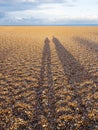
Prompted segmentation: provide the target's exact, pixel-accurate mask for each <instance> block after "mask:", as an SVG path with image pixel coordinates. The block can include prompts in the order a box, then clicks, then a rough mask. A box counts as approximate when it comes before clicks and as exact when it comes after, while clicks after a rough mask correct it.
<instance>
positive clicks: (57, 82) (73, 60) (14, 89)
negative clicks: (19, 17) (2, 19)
mask: <svg viewBox="0 0 98 130" xmlns="http://www.w3.org/2000/svg"><path fill="white" fill-rule="evenodd" d="M97 101H98V27H14V26H12V27H0V130H98V102H97Z"/></svg>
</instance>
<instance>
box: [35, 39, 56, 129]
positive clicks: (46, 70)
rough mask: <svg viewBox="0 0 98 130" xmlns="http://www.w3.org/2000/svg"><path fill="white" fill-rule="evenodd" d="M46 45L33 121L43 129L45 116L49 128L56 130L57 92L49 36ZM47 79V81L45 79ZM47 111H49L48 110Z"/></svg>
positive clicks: (37, 126) (38, 127)
mask: <svg viewBox="0 0 98 130" xmlns="http://www.w3.org/2000/svg"><path fill="white" fill-rule="evenodd" d="M44 43H45V45H44V48H43V54H42V63H41V70H40V78H39V82H38V87H37V88H36V95H37V96H36V108H35V111H36V114H35V115H36V122H33V124H36V125H35V126H36V127H35V128H36V129H37V130H43V129H44V128H43V126H42V124H41V123H39V122H41V120H42V119H41V117H42V116H43V117H45V118H46V120H47V122H48V126H47V127H48V129H49V130H55V129H56V123H55V122H54V120H55V113H56V112H55V105H54V102H55V96H54V95H55V94H54V90H53V77H52V70H51V52H50V45H49V43H50V41H49V39H48V38H46V39H45V41H44ZM45 80H46V81H45ZM45 82H47V83H45ZM46 89H47V91H48V92H47V93H45V90H46ZM43 93H45V94H44V96H45V98H47V100H48V103H47V104H46V105H45V103H44V102H43V100H44V97H43ZM44 105H45V106H44ZM45 109H47V110H45ZM46 111H47V112H46Z"/></svg>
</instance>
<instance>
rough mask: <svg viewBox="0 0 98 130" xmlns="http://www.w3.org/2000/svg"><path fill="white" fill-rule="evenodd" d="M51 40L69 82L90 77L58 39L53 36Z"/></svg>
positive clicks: (72, 82)
mask: <svg viewBox="0 0 98 130" xmlns="http://www.w3.org/2000/svg"><path fill="white" fill-rule="evenodd" d="M52 40H53V42H54V44H55V48H56V51H57V54H58V57H59V59H60V61H61V63H62V66H63V70H64V73H65V75H66V76H67V78H68V82H69V84H74V83H80V82H82V81H83V80H85V79H87V78H90V76H89V73H88V72H87V71H86V70H85V69H84V67H83V66H82V65H81V64H80V63H79V62H78V61H77V60H76V59H75V58H74V56H73V55H72V54H71V53H70V52H68V51H67V50H66V49H65V48H64V46H63V45H62V44H61V43H60V41H59V40H58V39H57V38H56V37H53V39H52Z"/></svg>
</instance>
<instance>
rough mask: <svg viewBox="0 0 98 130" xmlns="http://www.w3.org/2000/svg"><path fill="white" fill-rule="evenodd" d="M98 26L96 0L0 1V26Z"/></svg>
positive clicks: (97, 0)
mask: <svg viewBox="0 0 98 130" xmlns="http://www.w3.org/2000/svg"><path fill="white" fill-rule="evenodd" d="M84 24H88V25H90V24H98V0H0V25H84Z"/></svg>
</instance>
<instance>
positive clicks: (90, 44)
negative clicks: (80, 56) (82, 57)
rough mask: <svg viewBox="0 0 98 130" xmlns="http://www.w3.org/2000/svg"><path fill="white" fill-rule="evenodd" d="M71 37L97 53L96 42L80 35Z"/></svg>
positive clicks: (97, 45) (97, 46)
mask: <svg viewBox="0 0 98 130" xmlns="http://www.w3.org/2000/svg"><path fill="white" fill-rule="evenodd" d="M73 39H74V40H75V41H77V42H79V43H80V44H82V45H84V46H85V47H87V48H88V49H90V50H92V51H93V52H94V53H95V54H97V55H98V44H97V43H96V42H94V41H90V40H88V39H84V38H81V37H74V38H73Z"/></svg>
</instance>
